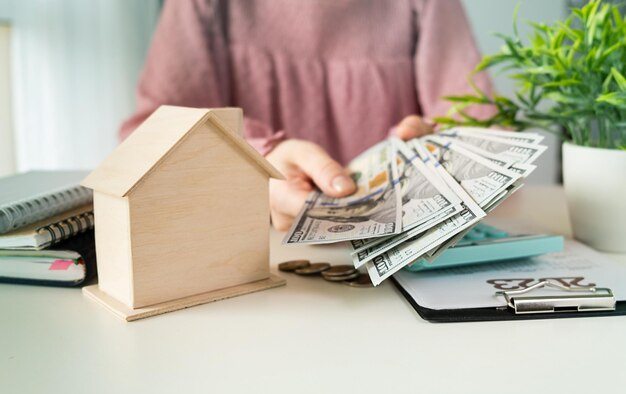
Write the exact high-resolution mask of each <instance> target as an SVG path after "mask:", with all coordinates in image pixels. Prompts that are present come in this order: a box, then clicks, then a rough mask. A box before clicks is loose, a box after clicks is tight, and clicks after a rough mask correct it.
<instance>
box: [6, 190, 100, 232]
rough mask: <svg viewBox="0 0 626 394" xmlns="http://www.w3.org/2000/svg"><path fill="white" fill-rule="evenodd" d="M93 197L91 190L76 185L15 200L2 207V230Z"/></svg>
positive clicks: (76, 205)
mask: <svg viewBox="0 0 626 394" xmlns="http://www.w3.org/2000/svg"><path fill="white" fill-rule="evenodd" d="M92 198H93V197H92V193H91V190H89V189H87V188H84V187H82V186H76V187H74V188H71V189H65V190H62V191H58V192H53V193H50V194H46V195H44V196H39V197H35V198H30V199H26V200H22V201H17V202H14V203H12V204H11V205H9V206H4V207H0V230H3V232H4V231H10V230H15V229H17V228H20V227H22V226H25V225H27V224H29V223H34V222H36V221H39V220H42V219H45V218H47V217H50V216H53V215H56V214H58V213H61V212H64V211H67V210H70V209H73V208H76V207H78V206H80V205H84V204H88V203H90V202H91V201H92Z"/></svg>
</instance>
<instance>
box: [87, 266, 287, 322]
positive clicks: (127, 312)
mask: <svg viewBox="0 0 626 394" xmlns="http://www.w3.org/2000/svg"><path fill="white" fill-rule="evenodd" d="M285 283H286V282H285V279H283V278H280V277H278V276H276V275H270V277H269V278H267V279H263V280H259V281H255V282H249V283H245V284H243V285H238V286H233V287H228V288H225V289H220V290H215V291H210V292H207V293H202V294H196V295H193V296H190V297H185V298H181V299H178V300H173V301H169V302H164V303H161V304H156V305H152V306H149V307H145V308H138V309H131V308H129V307H128V306H126V305H124V304H123V303H121V302H120V301H118V300H117V299H115V298H113V297H111V296H110V295H108V294H107V293H105V292H103V291H102V290H100V288H99V287H98V285H91V286H86V287H83V294H85V295H86V296H88V297H89V298H91V299H93V300H95V301H97V302H98V303H99V304H100V305H102V306H104V307H105V308H107V309H108V310H109V311H111V312H113V313H114V314H115V315H116V316H117V317H119V318H121V319H123V320H126V321H134V320H139V319H144V318H146V317H151V316H156V315H160V314H163V313H167V312H173V311H176V310H180V309H185V308H190V307H192V306H196V305H201V304H206V303H209V302H215V301H220V300H224V299H227V298H232V297H237V296H240V295H244V294H250V293H254V292H257V291H261V290H267V289H272V288H274V287H279V286H283V285H285Z"/></svg>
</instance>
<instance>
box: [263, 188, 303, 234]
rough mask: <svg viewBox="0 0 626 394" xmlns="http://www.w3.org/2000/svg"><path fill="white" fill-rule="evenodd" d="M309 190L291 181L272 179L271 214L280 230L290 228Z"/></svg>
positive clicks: (273, 222) (274, 223)
mask: <svg viewBox="0 0 626 394" xmlns="http://www.w3.org/2000/svg"><path fill="white" fill-rule="evenodd" d="M296 184H297V183H296ZM309 192H310V190H306V189H303V188H299V187H298V186H294V184H293V183H290V182H289V181H279V180H276V179H272V180H270V216H271V219H272V224H273V225H274V227H275V228H276V229H277V230H278V231H287V230H289V227H290V226H291V224H292V223H293V219H294V218H295V217H296V215H297V214H298V212H299V211H300V209H301V208H302V205H303V204H304V202H305V201H306V198H307V196H308V195H309Z"/></svg>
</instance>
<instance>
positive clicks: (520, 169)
mask: <svg viewBox="0 0 626 394" xmlns="http://www.w3.org/2000/svg"><path fill="white" fill-rule="evenodd" d="M509 133H511V132H509ZM442 135H443V134H442ZM442 135H440V136H442ZM454 142H455V144H457V145H458V146H461V147H463V148H465V149H467V150H470V151H472V152H474V153H477V154H478V155H480V156H482V157H484V158H485V159H487V160H489V161H490V162H492V163H495V164H497V165H499V166H500V167H504V168H508V169H509V170H511V171H513V172H516V173H518V174H520V175H521V176H522V177H523V178H526V177H528V176H529V175H530V174H531V173H532V172H533V171H535V169H537V166H536V165H534V164H528V163H522V162H519V161H517V160H515V159H512V158H507V157H502V156H500V155H498V154H494V153H491V152H488V151H486V150H484V149H482V148H478V147H476V146H473V145H470V144H467V143H465V142H463V141H461V140H458V139H454Z"/></svg>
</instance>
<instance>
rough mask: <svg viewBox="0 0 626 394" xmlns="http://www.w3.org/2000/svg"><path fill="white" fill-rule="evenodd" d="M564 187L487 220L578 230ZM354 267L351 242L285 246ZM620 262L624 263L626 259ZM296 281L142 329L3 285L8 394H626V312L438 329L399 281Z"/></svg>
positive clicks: (277, 254) (1, 376)
mask: <svg viewBox="0 0 626 394" xmlns="http://www.w3.org/2000/svg"><path fill="white" fill-rule="evenodd" d="M564 204H565V203H564V200H563V193H562V190H561V189H559V188H556V187H526V188H525V189H523V190H521V191H520V192H519V193H518V194H516V195H514V196H513V197H512V198H511V199H510V200H508V201H507V202H506V203H505V204H503V205H502V206H501V207H499V208H498V209H497V210H496V211H495V212H493V213H492V214H491V216H490V218H489V220H488V222H490V223H492V224H496V225H498V226H500V227H503V228H508V229H515V228H524V229H528V228H530V229H534V230H536V231H544V232H545V231H547V232H555V233H565V234H568V233H569V224H568V221H567V215H566V211H565V205H564ZM281 236H282V235H281V234H277V233H273V234H272V268H273V270H274V272H276V270H275V265H276V264H277V263H278V262H280V261H283V260H286V259H289V258H296V257H305V258H309V259H311V260H320V261H321V260H324V261H330V262H332V263H347V262H348V261H349V260H348V255H347V253H346V250H345V249H343V248H342V247H289V248H286V247H281V246H280V238H281ZM611 257H612V258H616V259H618V260H621V261H623V262H624V264H626V256H623V255H622V256H619V255H613V256H611ZM279 275H281V276H283V277H285V278H287V281H288V282H287V286H285V287H281V288H278V289H273V290H268V291H263V292H260V293H255V294H251V295H246V296H242V297H237V298H233V299H229V300H225V301H220V302H217V303H213V304H207V305H202V306H198V307H194V308H191V309H187V310H183V311H178V312H174V313H170V314H167V315H163V316H158V317H153V318H149V319H146V320H141V321H137V322H133V323H125V322H123V321H121V320H118V319H117V318H116V317H115V316H113V315H112V314H111V313H109V312H108V311H106V310H105V309H103V308H102V307H100V306H99V305H96V304H95V303H94V302H92V301H91V300H89V299H87V298H85V297H84V296H83V295H82V294H81V292H80V290H76V289H56V288H45V287H35V286H18V285H8V284H2V285H0V312H1V319H2V323H1V324H0V393H3V394H4V393H6V394H9V393H11V394H12V393H101V392H102V393H104V392H115V393H143V392H146V393H148V392H150V393H200V392H202V393H231V392H254V393H260V392H261V393H262V392H284V393H334V392H337V393H339V392H341V393H352V392H355V393H356V392H358V393H400V392H411V393H564V392H573V393H583V392H587V393H588V392H594V393H602V392H604V393H615V392H624V391H623V390H626V386H625V383H624V379H623V375H622V374H623V373H624V372H625V370H626V368H625V367H626V317H607V318H580V319H551V320H534V321H509V322H486V323H453V324H434V323H428V322H426V321H424V320H422V319H421V318H420V317H419V316H418V315H417V314H416V313H415V312H414V310H413V309H412V308H411V306H410V305H409V304H408V302H406V301H405V300H404V298H403V297H402V296H401V295H400V294H399V293H398V291H397V290H396V289H395V288H394V287H393V285H392V284H390V283H384V284H383V285H381V286H380V287H378V288H376V289H355V288H350V287H348V286H345V285H342V284H333V283H329V282H325V281H324V280H322V279H319V278H303V277H298V276H296V275H292V274H283V273H280V274H279Z"/></svg>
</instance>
